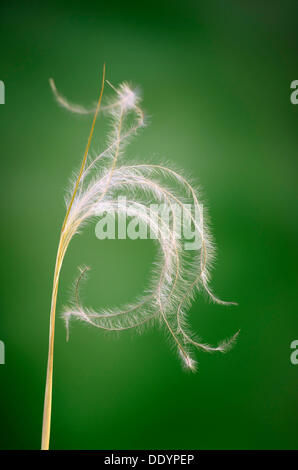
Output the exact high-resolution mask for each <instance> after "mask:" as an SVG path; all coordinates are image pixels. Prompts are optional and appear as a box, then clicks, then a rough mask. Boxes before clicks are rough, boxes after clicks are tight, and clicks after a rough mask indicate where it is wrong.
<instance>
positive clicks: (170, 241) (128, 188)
mask: <svg viewBox="0 0 298 470" xmlns="http://www.w3.org/2000/svg"><path fill="white" fill-rule="evenodd" d="M104 74H105V70H104V73H103V81H102V87H101V92H100V98H99V101H98V104H97V106H96V108H94V109H93V108H91V109H88V108H84V107H82V106H79V105H77V104H72V103H70V102H69V101H68V100H67V99H65V98H64V97H63V96H62V95H60V94H59V92H58V91H57V88H56V86H55V83H54V81H53V80H50V85H51V88H52V90H53V93H54V96H55V98H56V100H57V102H58V103H59V104H60V105H61V106H62V107H64V108H65V109H67V110H68V111H70V112H73V113H78V114H94V119H93V124H92V129H91V133H90V136H89V140H88V144H87V148H86V151H85V155H84V158H83V161H82V165H81V168H80V171H79V173H78V176H77V178H76V179H75V181H74V182H73V184H72V187H71V190H70V192H69V197H68V198H67V212H66V216H65V220H64V223H63V226H62V230H61V236H60V242H59V247H58V252H57V261H56V267H55V274H54V284H53V294H52V306H51V318H50V345H49V356H48V369H47V382H46V394H45V405H44V421H43V436H42V448H43V449H47V448H48V446H49V436H50V418H51V397H52V372H53V348H54V325H55V312H56V299H57V292H58V282H59V274H60V270H61V266H62V262H63V258H64V255H65V252H66V250H67V247H68V245H69V243H70V241H71V239H72V237H73V236H74V235H75V234H76V233H78V231H79V230H80V229H81V228H82V227H83V226H84V224H86V223H87V222H88V221H89V220H90V219H91V218H92V219H94V217H100V216H101V215H102V214H103V213H108V214H109V213H112V214H117V215H118V216H124V217H130V218H131V217H133V218H135V219H136V220H137V221H138V222H139V223H140V224H141V223H142V224H144V226H146V227H150V233H151V235H152V238H154V239H155V241H156V244H157V257H156V260H155V263H154V264H153V267H152V276H151V281H150V285H149V286H148V288H147V289H146V293H144V294H143V295H141V296H140V297H139V298H138V299H136V300H135V302H133V303H132V304H129V305H124V306H123V307H121V308H115V309H104V310H102V311H100V312H95V311H93V310H92V309H90V308H86V307H84V306H83V304H82V302H81V300H80V285H81V281H82V279H83V278H84V276H85V274H86V271H87V270H88V268H84V269H81V270H80V273H79V276H78V279H77V281H76V283H75V287H74V294H73V299H72V301H71V303H70V305H69V307H68V308H67V309H65V310H64V312H63V317H64V319H65V323H66V328H67V336H68V335H69V322H70V321H71V320H72V319H73V320H80V321H82V322H85V323H88V324H89V325H93V326H95V327H97V328H100V329H103V330H110V331H122V330H128V329H133V328H136V329H139V330H140V331H141V330H142V328H143V327H144V326H145V325H154V324H160V325H162V326H163V327H164V329H165V331H166V332H167V334H168V336H169V338H170V339H171V341H172V343H173V344H174V345H175V348H176V350H177V351H178V353H179V355H180V357H181V359H182V361H183V364H184V365H185V366H186V367H187V368H190V369H192V370H195V368H196V361H195V359H194V357H193V351H194V349H202V350H204V351H208V352H212V351H220V352H225V351H227V350H228V349H229V348H230V347H231V345H232V344H233V342H234V341H235V340H236V337H237V335H238V332H237V333H236V334H234V335H233V336H232V337H231V338H230V339H229V340H225V341H222V342H221V343H219V344H218V345H217V346H215V347H213V346H210V345H208V344H205V343H204V342H201V341H200V340H199V339H198V338H197V337H196V336H195V335H194V334H193V333H192V332H191V331H190V329H189V326H188V322H187V310H188V308H189V306H190V304H191V301H192V299H193V297H194V295H195V293H196V292H197V291H202V292H205V293H206V295H207V296H208V297H209V298H210V299H211V300H212V301H213V302H216V303H220V304H225V305H230V304H232V302H224V301H222V300H219V299H218V298H217V297H216V296H215V295H214V294H213V292H212V290H211V288H210V286H209V278H210V276H209V269H210V266H211V263H212V259H213V252H214V249H213V244H212V240H211V236H210V234H209V232H208V227H207V224H206V216H205V209H204V207H203V205H202V201H201V198H200V193H199V192H198V191H197V190H195V189H194V187H193V185H192V184H190V183H189V182H188V181H187V180H186V179H185V178H184V177H183V176H182V175H181V174H180V173H179V172H177V171H176V170H175V169H172V168H169V167H167V166H163V165H162V164H159V163H158V164H132V163H131V162H130V161H129V159H127V157H125V156H124V149H125V146H126V144H127V143H128V141H129V140H130V138H131V137H133V136H134V135H136V133H137V132H138V130H139V129H141V128H142V127H144V125H145V119H144V113H143V110H142V108H141V107H140V96H139V94H138V92H137V91H136V90H134V89H132V88H131V87H130V86H129V85H128V84H127V83H123V84H121V85H120V86H119V87H118V88H114V87H113V86H112V85H111V84H110V83H109V82H108V84H109V85H110V86H111V88H112V94H113V97H112V98H111V99H110V100H109V101H108V102H107V104H106V105H104V106H101V101H102V95H103V88H104V82H105V79H104ZM99 110H100V112H103V113H104V114H106V115H107V116H108V118H109V119H110V122H111V130H110V134H109V136H108V139H107V145H106V148H105V150H103V151H102V152H101V153H100V154H99V155H97V156H96V157H94V158H91V157H90V156H89V148H90V143H91V138H92V134H93V129H94V125H95V121H96V117H97V114H98V112H99ZM152 204H156V205H159V206H162V207H163V210H164V211H165V212H166V214H167V217H166V218H165V217H163V216H162V214H161V213H159V212H156V211H152V210H149V206H151V205H152ZM163 213H164V212H163ZM182 214H183V217H182ZM187 224H188V226H189V227H191V228H192V234H193V235H194V237H195V239H196V240H197V241H199V243H198V244H197V245H196V247H195V249H194V248H193V247H192V246H191V244H188V242H187V241H186V240H185V239H183V236H182V235H181V231H182V229H183V227H184V226H186V225H187ZM187 247H191V248H187Z"/></svg>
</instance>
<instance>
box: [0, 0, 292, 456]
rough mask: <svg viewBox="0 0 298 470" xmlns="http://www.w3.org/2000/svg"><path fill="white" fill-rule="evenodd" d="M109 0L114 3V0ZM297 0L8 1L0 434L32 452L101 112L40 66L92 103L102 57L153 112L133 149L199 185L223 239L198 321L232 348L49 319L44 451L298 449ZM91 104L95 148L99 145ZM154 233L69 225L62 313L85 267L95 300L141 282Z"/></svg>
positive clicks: (111, 301) (1, 109) (197, 305)
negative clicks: (56, 95) (143, 235)
mask: <svg viewBox="0 0 298 470" xmlns="http://www.w3.org/2000/svg"><path fill="white" fill-rule="evenodd" d="M109 3H111V5H109ZM297 7H298V5H297V2H296V1H289V0H288V1H284V2H279V1H276V2H275V1H272V2H267V1H256V0H249V1H243V0H242V1H239V0H234V1H223V0H222V1H221V0H197V1H195V0H193V1H191V0H183V1H182V0H181V1H177V0H174V1H173V0H171V1H170V0H168V1H165V0H158V1H156V0H151V1H150V2H148V3H147V2H137V3H135V4H134V3H132V2H129V3H127V4H125V2H121V3H118V2H117V1H116V2H115V1H113V2H99V1H97V2H95V1H94V2H91V1H88V0H86V1H84V2H80V3H79V2H77V1H72V2H70V3H66V2H63V1H59V2H58V1H54V2H51V3H50V4H48V5H47V4H43V5H40V4H38V3H36V4H35V3H34V2H28V3H24V2H23V3H20V2H11V1H10V2H1V6H0V48H1V55H0V58H1V60H0V79H1V80H3V81H4V82H5V85H6V104H5V105H2V106H0V154H1V193H2V194H1V199H0V204H1V219H2V223H1V235H0V236H1V248H2V259H1V268H2V269H1V283H0V286H1V296H0V298H1V312H0V340H2V341H4V342H5V347H6V364H5V365H1V366H0V400H1V401H0V423H1V426H0V447H1V448H2V449H16V448H20V449H35V448H36V449H37V448H39V446H40V437H41V423H42V409H43V395H44V383H45V371H46V357H47V346H48V323H49V307H50V295H51V287H52V286H51V284H52V276H53V269H54V261H55V255H56V249H57V242H58V236H59V230H60V227H61V222H62V220H63V215H64V211H65V208H64V203H63V196H64V188H65V186H66V185H67V181H68V178H69V176H70V175H71V173H72V171H73V169H74V168H77V167H78V165H79V162H80V159H81V157H82V154H83V151H84V148H85V145H86V139H87V136H88V132H89V128H90V118H79V117H74V116H71V115H69V114H67V112H65V111H64V110H62V109H61V108H59V107H58V106H57V105H56V103H55V102H54V100H53V97H52V95H51V92H50V89H49V85H48V78H49V77H54V78H55V80H56V83H57V86H58V88H59V89H60V90H61V91H62V92H63V93H64V94H65V95H66V96H67V97H69V98H70V99H71V100H73V101H75V102H80V103H82V104H86V105H89V104H91V103H92V102H93V101H94V100H95V99H96V98H97V95H98V89H99V84H100V76H101V69H102V64H103V62H104V61H105V62H106V64H107V78H108V79H109V80H110V81H111V82H112V83H114V84H118V83H119V82H121V81H123V80H128V81H131V82H132V83H133V84H136V85H140V87H141V89H142V91H143V96H144V102H143V103H144V108H145V110H146V112H147V115H148V116H149V124H150V125H149V126H148V127H147V128H146V129H145V130H144V131H142V132H141V133H140V135H139V137H138V138H137V139H136V140H135V141H134V142H133V143H132V144H131V145H130V147H129V149H128V152H129V154H130V155H131V156H132V158H134V159H138V160H139V161H140V162H144V161H146V159H149V158H150V159H151V160H153V161H156V162H160V161H164V160H170V161H172V162H173V163H174V164H175V165H176V166H178V167H182V168H184V169H185V170H186V171H187V172H188V173H189V174H191V175H192V176H193V177H194V178H195V179H196V180H197V181H198V182H199V183H200V184H201V185H202V186H203V188H204V194H205V199H206V201H207V204H208V207H209V211H210V216H211V219H212V231H213V234H214V236H215V240H216V242H217V246H218V252H217V262H216V265H215V268H214V271H213V282H212V285H213V287H214V290H215V292H216V293H217V294H218V295H219V296H221V297H222V298H225V299H229V300H235V301H237V302H239V307H236V308H235V307H229V308H227V307H221V306H216V305H211V304H208V302H206V301H205V300H204V299H201V298H197V299H196V301H195V302H194V303H193V306H192V308H191V311H190V320H191V324H192V325H193V329H194V330H195V331H197V332H198V333H199V334H200V335H201V336H202V338H204V340H205V341H207V342H210V343H213V344H216V343H217V341H218V340H220V339H222V338H224V337H226V336H230V335H231V334H233V333H234V332H235V331H236V330H237V329H239V328H241V335H240V337H239V341H238V343H237V345H236V347H235V348H234V349H233V350H232V351H231V352H229V353H228V354H226V355H216V354H214V355H208V354H204V353H199V354H198V360H199V370H198V372H197V373H196V374H190V373H186V372H185V371H183V369H182V368H181V364H180V361H179V360H178V359H177V357H176V356H175V354H173V352H172V351H171V348H170V347H169V345H168V344H167V341H166V340H165V338H164V335H163V334H162V332H160V331H159V330H158V329H156V330H154V329H152V330H149V331H147V332H145V333H144V334H143V335H142V336H138V335H134V334H132V333H131V332H124V333H123V334H122V335H119V337H115V336H114V335H112V336H110V335H104V334H102V332H101V331H99V330H97V329H92V328H88V327H86V326H84V325H81V324H78V323H74V325H73V327H72V331H71V337H70V342H69V343H66V342H65V330H64V324H63V322H62V320H61V319H60V318H58V321H57V329H56V349H55V369H54V397H53V415H52V438H51V448H52V449H141V448H143V449H256V448H263V449H274V448H280V449H288V448H297V442H298V439H297V438H298V430H297V429H298V427H297V418H298V410H297V404H298V403H297V402H298V399H297V398H298V397H297V390H298V387H297V386H298V366H297V365H296V366H295V365H292V364H291V362H290V354H291V349H290V343H291V342H292V341H293V340H295V339H298V322H297V304H296V287H297V250H296V237H297V213H296V205H297V183H296V170H297V165H296V159H297V144H298V105H297V106H294V105H293V104H291V102H290V83H291V82H292V80H295V79H298V68H297V38H298V32H297V14H298V8H297ZM105 129H106V128H105V126H104V125H103V120H102V119H101V118H100V119H99V120H98V123H97V127H96V134H95V138H94V141H93V149H94V150H98V149H99V148H101V145H102V143H103V138H104V132H105ZM154 253H155V247H154V245H153V243H152V242H151V241H129V240H127V241H113V240H110V241H104V242H100V241H99V240H97V239H96V237H95V233H94V225H92V224H91V225H90V226H89V227H88V228H86V230H85V231H84V233H83V235H82V236H81V237H77V238H76V239H74V241H73V243H72V244H71V247H70V249H69V252H68V254H67V257H66V259H65V264H64V267H63V273H62V278H61V284H60V292H59V299H58V311H59V312H61V309H62V307H63V305H64V304H66V303H67V301H68V299H69V288H70V286H71V283H72V281H73V279H74V277H75V275H76V273H77V271H76V269H77V266H78V265H80V264H84V263H86V264H89V265H90V266H91V267H92V271H91V276H90V279H89V281H88V283H87V285H86V286H85V299H87V303H88V304H89V305H92V306H94V308H99V307H101V306H104V305H116V304H121V303H123V302H127V301H130V300H131V299H133V298H134V297H135V296H136V295H138V294H139V293H140V292H141V291H142V289H143V288H144V287H145V286H146V282H147V280H148V276H149V266H150V262H151V260H152V257H153V256H154Z"/></svg>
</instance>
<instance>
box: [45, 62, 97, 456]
mask: <svg viewBox="0 0 298 470" xmlns="http://www.w3.org/2000/svg"><path fill="white" fill-rule="evenodd" d="M104 80H105V65H104V67H103V76H102V85H101V90H100V96H99V100H98V103H97V107H96V111H95V114H94V118H93V122H92V126H91V131H90V135H89V138H88V143H87V146H86V150H85V153H84V157H83V161H82V164H81V168H80V171H79V175H78V178H77V181H76V184H75V187H74V191H73V194H72V197H71V200H70V203H69V206H68V209H67V212H66V215H65V218H64V222H63V225H62V230H61V235H60V240H59V245H58V250H57V258H56V265H55V271H54V281H53V290H52V300H51V312H50V333H49V350H48V364H47V376H46V387H45V398H44V410H43V423H42V437H41V450H48V449H49V445H50V432H51V415H52V392H53V361H54V338H55V317H56V303H57V294H58V286H59V276H60V271H61V267H62V263H63V259H64V255H65V252H66V250H67V247H68V245H69V242H70V240H71V236H70V231H69V229H68V230H67V229H66V225H67V221H68V218H69V214H70V210H71V207H72V205H73V201H74V199H75V196H76V193H77V190H78V187H79V183H80V180H81V177H82V174H83V171H84V168H85V165H86V160H87V156H88V152H89V148H90V144H91V139H92V135H93V131H94V126H95V122H96V118H97V114H98V111H99V108H100V103H101V99H102V94H103V89H104Z"/></svg>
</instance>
